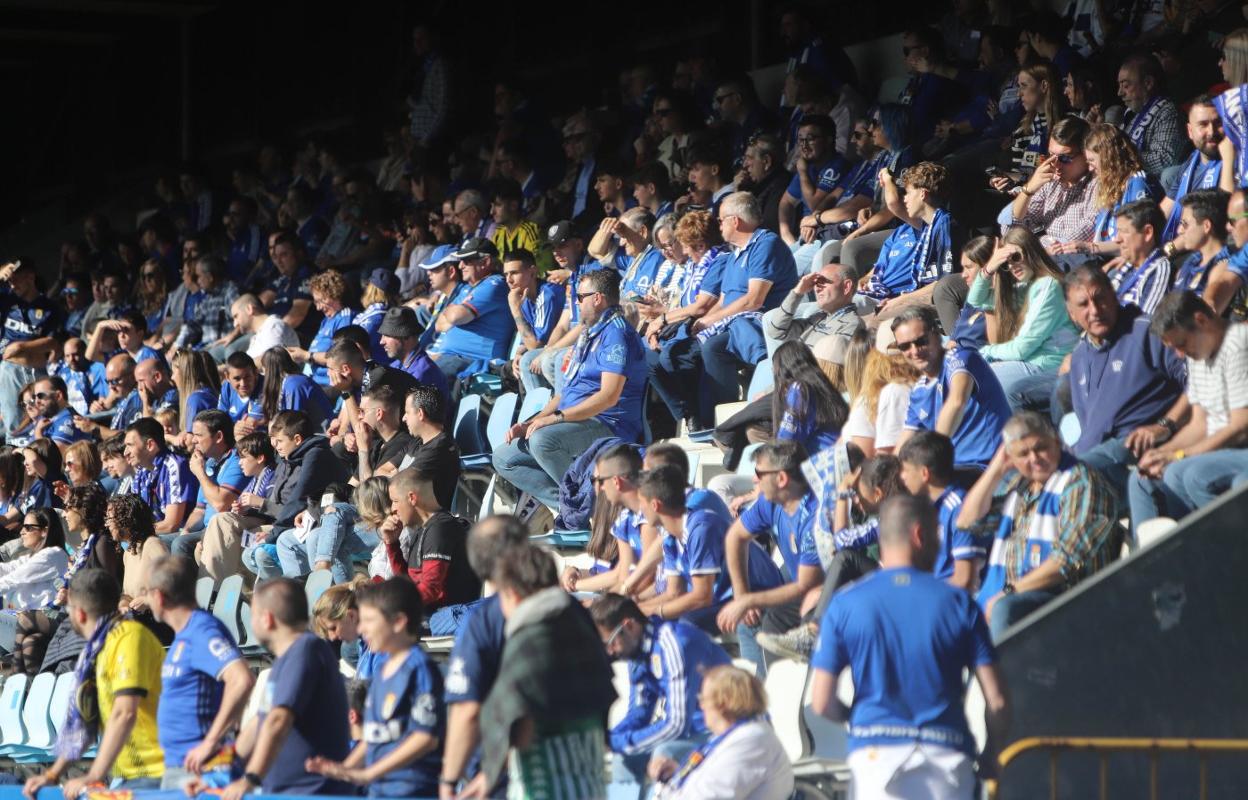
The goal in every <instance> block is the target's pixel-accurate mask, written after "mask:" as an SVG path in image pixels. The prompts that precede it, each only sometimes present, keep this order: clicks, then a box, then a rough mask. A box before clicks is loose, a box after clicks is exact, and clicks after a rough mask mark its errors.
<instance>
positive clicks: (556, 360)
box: [542, 346, 572, 394]
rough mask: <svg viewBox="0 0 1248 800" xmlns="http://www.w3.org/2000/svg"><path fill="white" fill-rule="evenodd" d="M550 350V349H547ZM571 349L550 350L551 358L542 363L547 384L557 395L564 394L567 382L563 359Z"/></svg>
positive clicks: (543, 375)
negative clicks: (564, 386)
mask: <svg viewBox="0 0 1248 800" xmlns="http://www.w3.org/2000/svg"><path fill="white" fill-rule="evenodd" d="M546 349H547V350H550V348H546ZM571 349H572V348H571V346H569V347H560V348H559V349H557V350H550V356H549V357H548V358H547V359H546V360H545V361H543V362H542V377H543V378H545V379H546V383H548V384H550V385H551V386H552V387H554V390H555V394H562V393H563V384H564V383H565V382H566V380H565V378H564V375H563V370H562V369H561V367H562V366H563V358H564V356H566V355H567V354H568V351H569V350H571Z"/></svg>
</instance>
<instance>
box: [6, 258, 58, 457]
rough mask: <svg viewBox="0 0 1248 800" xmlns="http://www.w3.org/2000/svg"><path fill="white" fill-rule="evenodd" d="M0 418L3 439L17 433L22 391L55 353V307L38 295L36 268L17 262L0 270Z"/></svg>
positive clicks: (56, 320)
mask: <svg viewBox="0 0 1248 800" xmlns="http://www.w3.org/2000/svg"><path fill="white" fill-rule="evenodd" d="M0 284H5V286H4V289H5V291H4V292H3V293H0V321H2V322H3V326H4V329H3V333H0V356H2V358H0V416H2V417H3V420H0V422H2V423H3V425H4V433H5V435H6V436H7V435H10V434H12V433H13V432H14V431H16V430H17V427H18V422H19V421H20V420H21V417H22V409H21V407H20V406H19V405H18V395H19V393H20V392H21V391H22V387H24V386H26V384H28V383H30V382H31V381H33V380H34V379H35V378H37V377H39V376H40V375H42V374H43V373H44V368H45V365H46V364H47V363H48V354H49V353H51V352H54V351H55V350H56V342H55V340H54V339H53V338H52V334H54V333H55V332H56V331H57V330H58V329H59V328H60V325H61V323H60V320H61V313H60V310H59V309H58V308H57V306H56V304H55V303H53V302H52V301H51V300H49V299H48V298H46V297H44V296H43V295H41V294H40V293H39V287H38V285H37V284H36V281H35V268H34V265H33V264H31V263H30V261H29V260H27V261H25V262H23V261H21V260H20V259H19V260H18V261H16V262H14V263H11V264H5V265H4V266H3V267H0Z"/></svg>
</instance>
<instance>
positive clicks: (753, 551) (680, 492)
mask: <svg viewBox="0 0 1248 800" xmlns="http://www.w3.org/2000/svg"><path fill="white" fill-rule="evenodd" d="M683 477H684V476H683V475H681V473H680V470H679V469H678V468H676V467H659V468H657V469H655V470H652V471H650V472H647V473H646V474H645V475H643V476H642V478H641V484H640V486H639V487H638V491H639V492H640V493H641V498H642V513H643V514H644V516H645V518H646V521H647V522H648V523H650V524H651V525H654V526H655V527H662V528H663V530H664V531H665V532H666V536H665V538H664V539H663V575H664V578H665V579H666V581H667V586H666V588H665V590H664V591H663V592H662V593H661V594H658V595H657V596H655V597H654V598H652V599H650V600H647V601H645V603H643V606H642V610H643V611H645V612H646V613H647V614H649V615H650V616H657V617H661V618H663V619H678V618H683V619H685V620H686V621H688V622H691V623H693V624H694V625H697V626H698V627H700V628H702V629H703V630H705V631H708V632H712V633H713V632H714V631H715V630H716V615H717V614H718V613H719V610H720V609H721V608H722V607H723V606H724V604H725V603H727V602H728V601H729V600H731V599H732V591H733V583H732V578H731V576H730V575H729V574H728V570H727V568H726V565H725V563H724V536H725V534H727V532H728V522H727V521H726V520H724V519H723V518H722V517H720V516H718V515H716V514H714V513H711V512H709V511H693V512H690V511H688V509H687V508H686V504H687V501H686V499H685V492H686V489H687V488H688V487H687V486H685V484H684V482H683ZM744 563H745V567H746V569H745V573H746V575H745V583H746V584H747V585H748V586H749V587H750V589H751V591H755V592H759V591H764V590H766V589H774V588H775V587H777V586H780V585H782V584H783V583H784V577H783V576H782V575H781V574H780V570H779V569H778V568H777V567H776V565H775V563H773V562H772V560H771V557H770V556H768V555H767V552H766V551H765V550H763V549H762V547H760V546H758V544H757V543H752V544H750V545H749V546H748V555H747V556H746V558H745V560H744Z"/></svg>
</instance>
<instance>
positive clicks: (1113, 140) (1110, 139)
mask: <svg viewBox="0 0 1248 800" xmlns="http://www.w3.org/2000/svg"><path fill="white" fill-rule="evenodd" d="M1083 152H1084V156H1085V157H1086V158H1087V160H1088V169H1089V170H1090V171H1091V172H1092V174H1093V175H1095V176H1096V180H1097V187H1096V208H1097V215H1096V223H1095V224H1094V226H1093V229H1092V231H1093V232H1092V241H1090V242H1067V243H1066V244H1065V245H1064V246H1063V248H1062V252H1063V253H1072V252H1074V253H1084V254H1087V255H1094V256H1095V255H1100V256H1114V255H1117V253H1118V243H1117V242H1116V241H1115V240H1116V238H1117V236H1118V216H1117V215H1118V209H1119V208H1121V207H1122V206H1124V205H1126V204H1127V203H1132V202H1134V201H1136V200H1157V199H1158V198H1159V197H1160V196H1161V191H1160V189H1159V188H1158V187H1157V186H1156V185H1155V184H1154V183H1152V182H1151V181H1150V180H1149V179H1148V177H1147V176H1146V175H1145V174H1144V162H1142V161H1141V160H1140V153H1139V150H1137V149H1136V147H1135V145H1134V144H1133V143H1132V142H1131V140H1130V139H1129V138H1127V135H1126V134H1125V133H1123V132H1122V131H1120V130H1119V129H1117V128H1115V127H1114V126H1113V125H1109V124H1107V123H1104V122H1102V123H1100V124H1097V125H1093V126H1092V130H1091V132H1090V133H1088V138H1087V139H1085V140H1084V143H1083Z"/></svg>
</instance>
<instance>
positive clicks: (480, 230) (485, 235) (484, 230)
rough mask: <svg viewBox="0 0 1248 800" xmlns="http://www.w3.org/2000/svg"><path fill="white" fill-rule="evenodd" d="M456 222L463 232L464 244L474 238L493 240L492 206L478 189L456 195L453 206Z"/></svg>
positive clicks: (465, 190)
mask: <svg viewBox="0 0 1248 800" xmlns="http://www.w3.org/2000/svg"><path fill="white" fill-rule="evenodd" d="M453 210H454V214H455V222H456V223H457V224H458V225H459V229H460V230H461V231H462V232H463V234H464V238H463V242H467V241H468V240H469V239H472V238H474V237H475V238H481V239H491V240H492V239H493V238H494V227H495V226H494V218H493V217H491V216H490V204H489V203H487V202H486V200H485V196H484V195H483V194H481V193H480V192H478V191H477V190H476V189H464V190H463V191H462V192H460V193H459V194H457V195H455V204H454V206H453Z"/></svg>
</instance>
